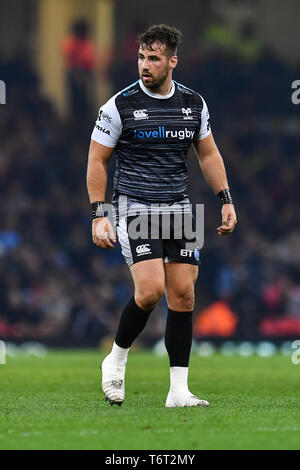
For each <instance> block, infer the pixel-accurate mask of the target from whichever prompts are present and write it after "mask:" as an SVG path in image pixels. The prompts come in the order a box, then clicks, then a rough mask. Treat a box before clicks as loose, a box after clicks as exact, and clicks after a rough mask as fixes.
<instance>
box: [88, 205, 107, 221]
mask: <svg viewBox="0 0 300 470" xmlns="http://www.w3.org/2000/svg"><path fill="white" fill-rule="evenodd" d="M103 204H104V201H97V202H92V204H91V209H92V219H97V218H98V217H106V216H107V211H104V208H103Z"/></svg>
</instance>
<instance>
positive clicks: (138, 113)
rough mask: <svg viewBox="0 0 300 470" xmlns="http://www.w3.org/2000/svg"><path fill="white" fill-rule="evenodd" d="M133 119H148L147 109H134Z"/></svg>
mask: <svg viewBox="0 0 300 470" xmlns="http://www.w3.org/2000/svg"><path fill="white" fill-rule="evenodd" d="M133 116H134V120H135V121H137V120H141V119H149V116H148V114H147V109H136V110H135V111H134V112H133Z"/></svg>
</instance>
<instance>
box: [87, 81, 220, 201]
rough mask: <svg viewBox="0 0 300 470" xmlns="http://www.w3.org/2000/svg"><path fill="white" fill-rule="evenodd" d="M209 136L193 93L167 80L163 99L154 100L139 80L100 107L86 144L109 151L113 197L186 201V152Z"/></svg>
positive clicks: (206, 120)
mask: <svg viewBox="0 0 300 470" xmlns="http://www.w3.org/2000/svg"><path fill="white" fill-rule="evenodd" d="M210 132H211V131H210V124H209V112H208V109H207V105H206V103H205V101H204V99H203V98H202V97H201V96H200V95H199V94H198V93H197V92H195V91H193V90H191V89H189V88H187V87H185V86H183V85H181V84H179V83H177V82H175V81H173V86H172V89H171V91H170V93H169V94H168V95H164V96H163V95H157V94H153V93H151V92H150V91H149V90H148V89H147V88H146V87H145V86H144V84H143V82H142V80H139V81H137V82H136V83H133V84H132V85H130V86H129V87H127V88H125V89H124V90H122V91H120V92H119V93H117V94H116V95H114V96H113V97H112V98H111V99H110V100H109V101H108V102H107V103H106V104H104V105H103V106H101V108H100V110H99V116H98V119H97V121H96V123H95V127H94V130H93V133H92V140H94V141H96V142H98V143H100V144H102V145H105V146H107V147H114V153H115V156H116V172H115V175H114V183H113V187H114V197H117V196H118V195H120V194H124V195H127V196H131V197H135V198H137V199H139V200H142V201H149V202H166V201H168V202H170V201H179V200H182V199H183V198H185V197H186V196H187V186H188V178H187V155H188V151H189V149H190V146H191V144H192V142H193V141H195V140H197V139H198V140H199V139H204V138H205V137H207V136H208V135H209V134H210Z"/></svg>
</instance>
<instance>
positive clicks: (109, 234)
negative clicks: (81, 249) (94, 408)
mask: <svg viewBox="0 0 300 470" xmlns="http://www.w3.org/2000/svg"><path fill="white" fill-rule="evenodd" d="M92 238H93V242H94V243H95V245H97V246H98V247H99V248H115V247H114V245H113V243H112V242H114V243H116V236H115V233H114V229H113V228H112V225H111V223H110V221H109V220H108V218H107V217H98V218H97V219H94V220H93V225H92Z"/></svg>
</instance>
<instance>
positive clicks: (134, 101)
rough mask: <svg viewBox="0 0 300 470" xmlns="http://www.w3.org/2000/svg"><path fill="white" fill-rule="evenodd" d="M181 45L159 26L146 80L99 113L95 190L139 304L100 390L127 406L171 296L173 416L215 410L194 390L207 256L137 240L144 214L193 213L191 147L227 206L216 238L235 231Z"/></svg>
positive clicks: (147, 52)
mask: <svg viewBox="0 0 300 470" xmlns="http://www.w3.org/2000/svg"><path fill="white" fill-rule="evenodd" d="M180 39H181V32H180V31H178V30H177V29H176V28H173V27H169V26H167V25H158V26H157V25H154V26H151V27H150V28H149V29H148V30H147V31H146V32H145V33H144V34H142V35H141V36H140V38H139V50H138V71H139V80H138V81H137V82H135V83H133V84H131V85H130V86H128V87H127V88H124V89H123V90H122V91H120V92H118V93H117V94H116V95H114V96H113V97H112V98H110V99H109V100H108V101H107V103H106V104H104V105H103V106H102V107H101V108H100V110H99V116H98V119H97V121H96V124H95V127H94V130H93V132H92V136H91V143H90V149H89V160H88V168H87V188H88V193H89V198H90V203H91V208H92V218H93V221H92V238H93V242H94V243H95V245H97V246H98V247H100V248H104V249H112V248H114V246H115V245H114V244H115V242H116V235H115V231H116V233H117V235H118V240H119V242H120V245H121V249H122V253H123V255H124V257H125V260H126V262H127V264H128V266H129V269H130V272H131V275H132V278H133V282H134V296H133V297H132V298H131V299H130V301H129V302H128V304H127V305H126V306H125V308H124V310H123V312H122V314H121V318H120V322H119V326H118V329H117V332H116V336H115V340H114V343H113V346H112V350H111V352H110V353H109V354H108V355H107V356H106V357H105V359H104V361H103V362H102V365H101V369H102V390H103V392H104V395H105V397H106V399H107V400H108V401H109V402H110V404H111V405H113V404H118V405H121V404H122V402H123V401H124V398H125V370H126V363H127V356H128V352H129V350H130V347H131V345H132V343H133V342H134V340H135V339H136V338H137V337H138V335H139V334H140V333H141V331H142V330H143V329H144V327H145V325H146V323H147V320H148V318H149V316H150V314H151V312H152V311H153V309H154V308H155V306H156V304H157V303H158V301H159V300H160V298H161V297H162V296H163V295H164V294H165V296H166V300H167V304H168V315H167V321H166V329H165V346H166V349H167V352H168V355H169V361H170V389H169V393H168V395H167V397H166V401H165V406H166V407H195V406H208V405H209V402H208V401H207V400H204V399H200V398H198V397H197V396H195V395H193V394H192V393H191V392H190V390H189V387H188V367H189V358H190V350H191V344H192V335H193V308H194V284H195V281H196V279H197V276H198V266H199V250H198V249H197V248H196V249H195V250H194V251H189V250H186V249H185V248H186V243H187V239H186V238H185V236H184V235H183V236H182V238H181V239H177V238H175V237H173V238H169V239H164V238H163V237H161V236H160V237H159V238H151V236H148V238H147V239H143V240H141V239H137V240H136V239H133V238H132V237H131V236H130V233H129V222H130V221H132V220H133V218H134V214H136V213H135V212H134V209H136V207H143V208H146V212H147V211H148V210H149V211H150V212H151V211H154V212H157V210H158V209H153V207H154V206H155V207H157V206H159V204H162V206H163V207H167V208H168V207H169V206H172V204H174V203H176V207H177V208H178V207H179V208H181V209H182V211H183V212H185V211H186V209H185V208H186V207H187V203H188V202H189V200H188V197H187V184H188V179H187V155H188V151H189V149H190V147H191V145H194V147H195V149H196V153H197V156H198V159H199V164H200V168H201V171H202V173H203V175H204V177H205V179H206V181H207V183H208V184H209V185H210V186H211V188H212V190H213V191H214V192H215V194H216V195H217V196H218V197H219V198H220V203H221V206H222V209H221V215H222V223H221V225H220V226H219V227H218V228H217V233H218V234H219V235H226V234H229V233H231V232H232V231H233V229H234V226H235V224H236V223H237V219H236V214H235V210H234V205H233V201H232V198H231V194H230V191H229V186H228V181H227V176H226V171H225V167H224V162H223V159H222V157H221V155H220V153H219V151H218V148H217V146H216V144H215V142H214V139H213V135H212V132H211V128H210V123H209V112H208V108H207V105H206V103H205V101H204V99H203V98H202V96H201V95H199V94H198V93H197V92H196V91H193V90H191V89H189V88H187V87H186V86H184V85H181V84H179V83H177V82H176V81H174V80H173V79H172V74H173V71H174V69H175V68H176V66H177V62H178V57H177V47H178V44H179V42H180ZM113 153H114V155H115V156H116V171H115V175H114V183H113V189H114V193H113V200H112V203H113V207H114V208H115V216H114V217H115V218H114V222H115V227H116V230H114V228H113V223H112V221H111V219H109V218H108V217H107V214H106V213H105V211H104V201H105V194H106V186H107V165H108V161H109V159H110V158H111V156H112V154H113ZM151 213H152V212H151ZM159 233H161V232H159ZM189 241H190V240H189ZM194 242H196V243H197V237H195V240H194Z"/></svg>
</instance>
